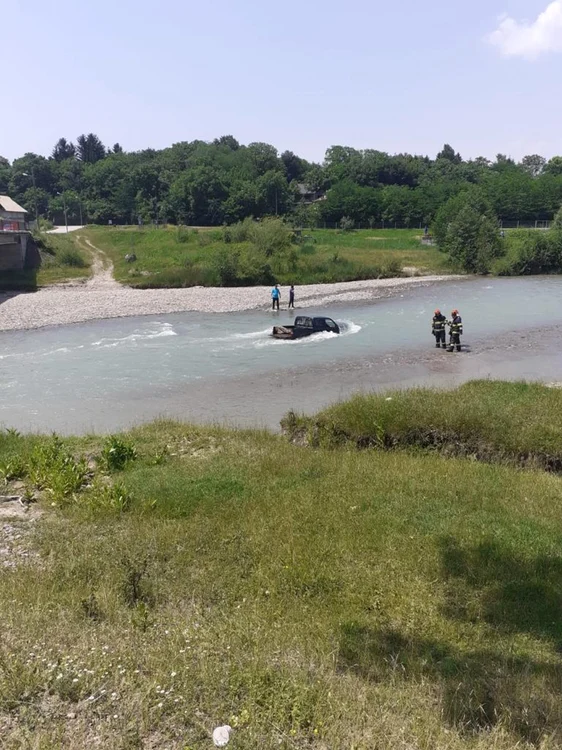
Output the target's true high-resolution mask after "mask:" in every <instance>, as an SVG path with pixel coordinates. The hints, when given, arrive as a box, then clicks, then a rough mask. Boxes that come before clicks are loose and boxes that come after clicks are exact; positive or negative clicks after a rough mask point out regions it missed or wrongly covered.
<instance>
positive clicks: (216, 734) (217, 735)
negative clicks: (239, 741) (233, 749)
mask: <svg viewBox="0 0 562 750" xmlns="http://www.w3.org/2000/svg"><path fill="white" fill-rule="evenodd" d="M231 732H232V727H230V726H228V724H225V725H224V726H222V727H217V728H216V729H215V730H214V731H213V743H214V745H215V747H225V746H226V745H228V742H229V740H230V733H231Z"/></svg>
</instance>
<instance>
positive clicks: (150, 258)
mask: <svg viewBox="0 0 562 750" xmlns="http://www.w3.org/2000/svg"><path fill="white" fill-rule="evenodd" d="M85 236H87V237H88V238H89V239H90V241H91V242H92V243H93V244H94V245H96V247H99V248H100V249H102V250H104V251H105V252H106V253H107V254H108V255H109V256H110V258H111V259H112V261H113V263H114V265H115V277H116V279H117V280H118V281H121V282H123V283H126V284H130V285H132V286H138V287H150V286H194V285H202V286H220V285H221V284H222V281H221V275H220V268H221V263H222V264H224V256H225V255H226V256H227V257H228V256H231V257H232V255H233V254H234V255H239V256H241V259H240V263H239V268H238V269H237V277H238V282H236V283H247V284H251V283H256V284H257V283H269V282H272V281H274V280H275V281H277V282H279V283H281V284H291V283H294V284H309V283H322V282H333V281H354V280H357V279H367V278H379V277H383V278H384V277H392V276H400V275H401V274H402V272H403V270H402V269H403V268H405V267H407V268H416V269H419V272H420V273H431V272H445V273H446V272H447V265H446V260H445V258H444V256H443V254H441V253H439V251H438V250H436V249H435V248H425V247H422V245H421V242H420V232H419V231H417V230H384V231H383V230H372V231H371V230H362V231H355V232H347V233H345V232H337V231H335V230H320V229H318V230H305V232H304V236H303V237H302V238H299V242H298V243H297V244H293V245H292V246H291V247H290V248H288V250H287V252H285V253H283V256H282V258H278V259H276V258H272V259H270V260H269V261H268V265H269V266H270V278H268V280H267V281H265V276H266V275H267V274H265V275H264V271H263V268H262V267H263V266H264V265H265V264H264V262H263V259H261V258H256V257H255V256H254V254H253V250H252V245H251V243H249V242H248V241H243V242H238V241H236V234H235V233H233V235H232V236H233V239H232V240H231V241H229V242H225V232H224V230H222V229H199V230H193V229H187V228H185V227H179V228H178V227H166V228H161V229H149V228H145V229H142V230H139V229H138V228H109V227H89V228H88V230H87V231H86V232H85ZM132 253H134V254H135V255H136V257H137V260H136V262H135V263H127V262H126V260H125V255H127V254H132ZM258 266H259V267H260V268H258ZM258 271H259V272H258Z"/></svg>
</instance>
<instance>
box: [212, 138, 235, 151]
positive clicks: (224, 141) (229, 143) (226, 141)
mask: <svg viewBox="0 0 562 750" xmlns="http://www.w3.org/2000/svg"><path fill="white" fill-rule="evenodd" d="M213 145H214V146H219V147H221V146H222V147H224V148H227V149H229V150H230V151H238V149H239V148H240V144H239V143H238V141H237V140H236V138H235V137H234V136H233V135H221V137H220V138H215V140H214V141H213Z"/></svg>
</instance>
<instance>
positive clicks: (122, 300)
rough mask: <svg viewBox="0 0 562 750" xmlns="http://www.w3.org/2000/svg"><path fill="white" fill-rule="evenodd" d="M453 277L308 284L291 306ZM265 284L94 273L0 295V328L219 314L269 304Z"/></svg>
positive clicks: (366, 296) (383, 293)
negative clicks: (127, 281)
mask: <svg viewBox="0 0 562 750" xmlns="http://www.w3.org/2000/svg"><path fill="white" fill-rule="evenodd" d="M455 278H460V277H457V276H423V277H418V278H402V279H374V280H370V281H351V282H346V283H338V284H311V285H308V286H298V287H297V288H296V304H297V308H299V307H307V306H311V305H328V304H332V303H334V302H352V301H356V300H374V299H377V298H380V297H387V296H390V295H391V294H392V293H397V292H398V291H399V290H400V289H401V288H404V287H406V286H412V285H419V284H430V283H434V282H438V281H447V280H451V279H455ZM281 294H282V297H281V306H282V307H285V306H286V304H287V301H288V289H282V290H281ZM270 305H271V289H270V287H263V286H262V287H238V288H235V289H233V288H224V289H223V288H220V289H217V288H206V287H192V288H190V289H131V288H129V287H125V286H121V285H120V284H118V283H117V282H115V281H113V279H111V277H110V275H109V273H107V274H104V273H99V275H98V274H96V276H94V278H93V279H91V280H90V281H89V282H88V283H85V284H82V285H80V286H76V285H74V286H72V285H69V286H62V285H61V286H53V287H47V288H45V289H40V290H39V291H38V292H30V293H22V294H15V293H7V292H6V293H1V294H0V331H14V330H25V329H29V328H42V327H44V326H55V325H67V324H68V323H82V322H84V321H87V320H99V319H102V318H123V317H130V316H136V315H165V314H166V313H174V312H186V311H193V312H208V313H224V312H236V311H241V310H255V309H269V307H270Z"/></svg>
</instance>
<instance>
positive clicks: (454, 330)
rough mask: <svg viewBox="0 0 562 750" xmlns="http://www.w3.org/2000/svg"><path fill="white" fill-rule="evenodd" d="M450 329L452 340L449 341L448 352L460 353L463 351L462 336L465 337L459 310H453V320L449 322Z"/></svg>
mask: <svg viewBox="0 0 562 750" xmlns="http://www.w3.org/2000/svg"><path fill="white" fill-rule="evenodd" d="M449 328H450V332H451V338H450V341H449V348H448V350H447V351H449V352H452V351H454V350H455V349H456V350H457V351H458V352H460V350H461V336H462V335H463V328H462V318H461V316H460V315H459V311H458V310H453V312H452V313H451V320H450V322H449Z"/></svg>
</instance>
